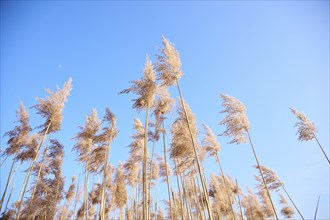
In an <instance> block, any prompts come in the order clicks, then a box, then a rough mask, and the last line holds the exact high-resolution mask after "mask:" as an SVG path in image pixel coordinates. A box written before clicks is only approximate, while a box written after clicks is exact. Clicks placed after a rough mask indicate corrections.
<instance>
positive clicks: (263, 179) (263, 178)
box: [245, 129, 279, 220]
mask: <svg viewBox="0 0 330 220" xmlns="http://www.w3.org/2000/svg"><path fill="white" fill-rule="evenodd" d="M245 131H246V133H247V135H248V137H249V141H250V145H251V148H252V151H253V155H254V158H255V160H256V162H257V164H258V169H259V171H260V175H261V178H262V182H263V184H264V186H265V189H266V191H267V195H268V198H269V200H270V203H271V205H272V208H273V212H274V214H275V217H276V219H277V220H278V219H279V218H278V215H277V213H276V209H275V206H274V203H273V200H272V198H271V196H270V192H269V190H268V187H267V184H266V181H265V177H264V174H263V172H262V170H261V167H260V164H259V160H258V157H257V154H256V152H255V149H254V146H253V143H252V140H251V136H250V132H249V131H248V129H245Z"/></svg>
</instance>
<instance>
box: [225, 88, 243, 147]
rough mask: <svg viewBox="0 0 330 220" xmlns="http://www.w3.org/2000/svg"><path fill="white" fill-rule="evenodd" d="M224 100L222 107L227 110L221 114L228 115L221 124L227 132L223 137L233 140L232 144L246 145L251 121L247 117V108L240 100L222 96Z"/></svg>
mask: <svg viewBox="0 0 330 220" xmlns="http://www.w3.org/2000/svg"><path fill="white" fill-rule="evenodd" d="M220 96H221V98H222V106H223V107H224V108H225V110H222V111H221V112H220V113H227V116H226V117H225V118H224V119H223V120H222V121H221V122H220V125H225V126H226V130H225V131H224V132H223V133H222V135H225V136H228V137H230V138H232V141H230V142H229V143H231V144H234V143H235V144H242V143H246V141H247V135H246V132H247V131H248V130H249V129H250V124H249V120H248V118H247V117H246V108H245V106H244V105H243V103H242V102H240V101H239V100H238V99H236V98H234V97H231V96H228V95H224V94H220Z"/></svg>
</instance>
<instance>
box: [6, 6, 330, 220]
mask: <svg viewBox="0 0 330 220" xmlns="http://www.w3.org/2000/svg"><path fill="white" fill-rule="evenodd" d="M162 35H164V36H165V37H167V38H168V39H169V40H170V41H172V42H173V43H174V44H175V46H176V48H177V49H178V50H179V52H180V55H181V61H182V64H183V66H182V70H183V72H184V76H183V77H182V79H180V85H181V86H182V92H183V96H184V98H185V100H186V101H187V102H188V104H189V105H190V107H191V109H192V111H193V112H194V113H195V114H196V117H197V122H198V125H199V126H200V128H201V125H202V123H206V124H207V125H209V127H210V128H211V129H212V130H213V132H214V133H216V134H220V133H221V132H223V131H224V127H221V126H219V124H218V123H219V121H220V120H221V119H222V118H223V117H224V116H223V115H221V114H220V113H219V112H220V111H221V110H222V107H221V105H220V98H219V94H220V93H224V94H228V95H231V96H234V97H236V98H238V99H240V100H241V101H242V102H243V103H244V104H245V105H246V107H247V115H248V118H249V120H250V124H251V136H252V138H253V141H254V144H255V147H256V151H257V154H258V156H259V158H260V161H261V163H262V164H263V165H265V166H267V167H270V168H272V169H273V170H274V171H275V172H276V173H277V174H278V176H279V177H280V179H281V180H282V181H284V182H285V184H286V186H287V189H288V191H289V192H290V194H291V196H292V197H293V198H294V199H295V201H296V203H297V205H298V207H299V208H300V209H301V211H302V213H303V215H304V216H305V217H306V218H312V217H313V216H314V210H315V206H316V202H317V198H318V196H319V195H320V196H321V200H320V207H319V212H318V217H319V218H320V219H322V218H323V219H329V218H330V213H329V206H330V201H329V200H330V192H329V165H328V164H327V162H326V160H325V158H324V156H323V155H322V153H321V151H320V149H319V148H318V146H317V143H316V142H315V141H311V142H303V143H302V142H299V141H298V140H297V136H296V128H294V127H293V125H294V123H295V122H296V119H295V117H294V116H293V115H292V114H291V112H290V111H289V107H293V108H296V109H298V110H299V111H301V112H303V113H305V114H306V115H307V116H308V117H309V119H310V120H311V121H313V122H314V123H315V124H316V126H317V127H318V134H317V135H318V139H319V140H320V142H321V143H322V145H323V147H324V148H325V150H326V152H327V153H328V155H329V2H328V1H292V2H285V1H234V2H229V1H219V2H216V1H208V2H198V1H192V2H185V1H180V2H172V1H168V2H167V1H162V2H149V1H142V2H134V1H127V2H119V1H118V2H116V1H114V2H106V1H99V2H88V1H82V2H79V1H70V2H64V1H63V2H50V1H49V2H39V1H32V2H29V1H25V2H3V1H2V2H1V135H3V134H4V133H5V132H6V131H8V130H11V129H12V128H13V127H14V124H13V122H14V121H15V120H16V118H15V112H16V109H17V108H18V106H19V101H22V102H23V104H24V105H25V106H26V107H31V106H33V105H35V104H36V100H35V97H45V95H46V93H45V91H44V89H45V88H50V89H52V90H55V89H56V85H59V86H62V85H63V83H64V82H65V81H66V80H67V79H68V78H69V77H70V76H71V77H72V78H73V90H72V92H71V96H70V97H69V101H68V102H67V104H66V106H65V110H64V121H63V124H62V130H61V131H60V132H58V134H56V135H54V136H53V137H54V138H55V137H56V138H58V139H59V141H60V142H62V143H63V144H64V146H65V160H64V167H63V168H64V175H65V176H66V178H67V184H69V180H70V178H71V176H72V175H78V173H81V172H82V166H80V165H79V164H78V163H77V162H76V161H75V154H74V152H72V151H71V149H72V146H73V145H74V141H72V140H71V138H72V137H74V136H75V134H76V133H77V132H78V129H77V127H78V126H79V125H83V123H84V119H85V115H86V114H90V112H91V109H92V108H96V109H97V110H98V113H99V117H100V118H101V117H103V115H104V109H105V107H109V108H110V109H111V110H112V111H113V112H114V113H115V114H116V116H117V120H118V127H119V130H120V133H119V135H118V137H117V138H116V139H115V141H114V142H113V144H112V150H111V155H110V161H111V163H112V164H113V165H115V166H116V165H117V164H118V163H119V161H122V162H124V161H125V160H126V159H127V158H128V148H127V147H126V146H127V145H128V144H129V143H130V142H131V139H130V138H129V137H130V135H131V134H132V133H133V130H132V122H133V119H134V118H135V117H138V118H140V119H141V120H142V121H143V120H144V113H143V112H141V113H140V114H137V112H136V111H135V110H134V109H132V108H131V106H132V101H131V99H133V98H134V95H131V94H129V95H118V92H120V91H121V90H123V89H126V88H128V87H129V86H130V84H129V81H131V80H135V79H139V78H140V77H141V76H142V74H143V66H144V62H145V55H146V54H149V57H150V59H151V60H152V61H155V54H157V53H158V49H159V48H160V47H162V43H161V36H162ZM170 92H171V95H172V97H174V98H175V97H177V96H178V93H177V91H176V89H175V88H171V89H170ZM29 113H30V117H31V124H32V126H33V127H36V126H38V125H39V124H40V123H42V119H41V118H40V117H39V116H37V115H36V114H35V111H34V110H32V109H30V110H29ZM174 117H175V113H173V114H172V115H171V116H170V117H169V122H168V124H167V126H168V127H169V126H170V123H171V122H172V121H173V118H174ZM6 141H7V139H6V138H2V139H1V148H2V149H4V148H5V147H6ZM218 141H219V143H220V144H221V146H222V149H221V151H220V158H221V159H222V165H223V169H224V171H225V173H227V174H230V175H231V176H232V177H233V178H236V179H237V180H238V182H239V184H240V186H241V187H242V188H243V190H244V191H246V187H250V188H253V189H254V187H255V184H256V182H255V180H254V177H253V175H254V174H257V172H256V170H254V168H252V166H253V165H254V164H255V161H254V158H253V154H252V151H251V149H250V146H249V145H247V144H242V145H230V144H227V142H229V139H227V138H225V137H218ZM159 147H160V146H159ZM156 152H158V153H161V148H157V149H156ZM205 167H206V170H207V173H209V172H213V173H217V172H218V170H217V166H216V164H215V161H213V160H212V159H209V160H208V161H207V162H206V163H205ZM9 168H10V163H9V162H6V163H5V164H4V166H3V167H1V191H2V190H3V188H4V184H5V179H6V177H7V173H8V170H9ZM23 168H24V167H21V168H20V171H22V170H23ZM16 178H17V183H18V182H20V181H22V179H23V174H22V172H20V174H19V175H16ZM164 189H165V188H164ZM16 191H18V190H16ZM15 193H16V194H17V195H18V192H15ZM17 195H15V194H14V195H13V201H14V200H16V199H17ZM277 206H278V208H279V207H280V206H279V205H278V204H277ZM297 217H298V215H296V218H297Z"/></svg>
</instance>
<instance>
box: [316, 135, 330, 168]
mask: <svg viewBox="0 0 330 220" xmlns="http://www.w3.org/2000/svg"><path fill="white" fill-rule="evenodd" d="M313 136H314V138H315V140H316V142H317V143H318V145H319V146H320V148H321V150H322V152H323V154H324V156H325V158H326V159H327V161H328V163H329V164H330V160H329V158H328V156H327V154H326V153H325V152H324V150H323V148H322V146H321V144H320V142H319V140H318V139H317V138H316V135H315V134H314V133H313Z"/></svg>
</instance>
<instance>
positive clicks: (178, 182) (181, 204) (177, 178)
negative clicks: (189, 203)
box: [174, 158, 185, 219]
mask: <svg viewBox="0 0 330 220" xmlns="http://www.w3.org/2000/svg"><path fill="white" fill-rule="evenodd" d="M174 166H175V171H176V181H177V184H178V191H179V196H180V198H183V197H182V194H181V189H180V181H179V173H178V170H177V166H176V159H175V158H174ZM179 202H180V207H181V217H182V219H185V218H184V217H185V216H184V212H183V210H184V208H183V203H182V201H179Z"/></svg>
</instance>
